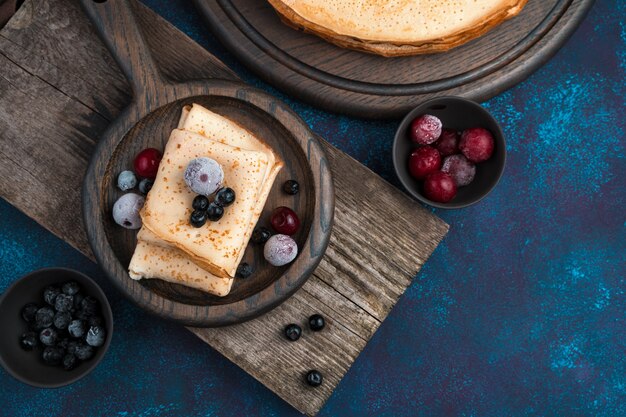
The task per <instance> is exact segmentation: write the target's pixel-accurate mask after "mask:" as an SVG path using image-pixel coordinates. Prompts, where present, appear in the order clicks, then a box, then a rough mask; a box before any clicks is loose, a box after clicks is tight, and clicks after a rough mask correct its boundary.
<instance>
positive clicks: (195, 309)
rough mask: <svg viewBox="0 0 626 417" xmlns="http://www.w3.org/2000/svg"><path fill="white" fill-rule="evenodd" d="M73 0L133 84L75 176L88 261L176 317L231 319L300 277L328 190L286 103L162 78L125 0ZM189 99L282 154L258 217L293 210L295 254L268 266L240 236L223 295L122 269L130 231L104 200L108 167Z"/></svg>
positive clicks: (321, 229)
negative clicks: (285, 188) (80, 184)
mask: <svg viewBox="0 0 626 417" xmlns="http://www.w3.org/2000/svg"><path fill="white" fill-rule="evenodd" d="M82 1H83V6H84V7H85V8H86V10H87V12H88V14H89V16H90V17H91V19H92V21H94V23H95V24H96V27H97V29H98V31H99V32H100V34H101V35H102V37H103V38H104V40H105V42H106V43H107V46H109V48H110V49H111V51H112V52H113V53H114V55H115V56H116V59H117V60H118V63H119V64H120V67H121V68H122V70H123V71H124V73H125V74H126V76H127V77H128V78H129V80H130V81H131V84H132V85H133V89H134V91H135V100H134V101H133V103H132V104H131V105H130V107H129V108H128V109H126V111H125V112H124V113H123V114H122V115H121V116H119V118H118V119H117V120H116V121H115V122H114V123H113V124H112V125H111V126H110V127H109V128H108V129H107V131H106V132H105V133H104V135H103V137H102V139H101V140H100V142H99V143H98V146H97V148H96V151H95V153H94V155H93V157H92V160H91V163H90V166H89V168H88V171H87V175H86V177H85V182H84V188H83V206H84V210H83V212H84V219H85V226H86V229H87V232H88V237H89V241H90V243H91V246H92V248H93V250H94V253H95V255H96V258H97V259H98V262H99V263H100V265H101V266H102V268H103V269H104V270H105V271H106V272H107V274H108V276H109V277H110V278H111V279H112V280H113V282H114V283H115V284H116V285H117V287H118V288H120V289H121V290H122V291H123V292H124V293H125V294H126V295H128V296H129V297H130V298H131V299H132V300H133V301H135V302H136V303H137V304H139V305H140V306H141V307H143V308H145V309H147V310H148V311H150V312H152V313H155V314H157V315H159V316H161V317H164V318H167V319H171V320H176V321H179V322H182V323H184V324H186V325H192V326H205V327H209V326H224V325H229V324H234V323H238V322H241V321H244V320H248V319H251V318H254V317H256V316H258V315H260V314H262V313H264V312H266V311H268V310H270V309H271V308H273V307H275V306H277V305H278V304H280V303H281V302H282V301H284V300H285V299H287V298H288V297H289V296H290V295H291V294H293V293H294V292H295V291H296V290H297V289H298V288H299V287H300V286H301V285H302V284H304V282H305V281H306V279H307V278H308V277H309V275H310V274H311V273H312V272H313V270H314V269H315V267H316V266H317V265H318V263H319V262H320V260H321V258H322V256H323V254H324V251H325V250H326V247H327V246H328V241H329V238H330V232H331V227H332V220H333V213H334V192H333V185H332V178H331V173H330V169H329V166H328V162H327V159H326V155H325V154H324V151H323V150H322V148H321V145H320V143H319V142H318V140H317V139H316V138H315V136H314V135H313V134H312V132H311V131H310V130H309V129H308V127H307V126H306V125H305V124H304V122H303V121H302V120H301V119H300V118H298V116H297V115H295V113H293V112H292V111H291V110H290V109H289V108H287V107H286V106H285V105H284V104H282V103H281V102H279V101H278V100H276V99H275V98H273V97H272V96H270V95H268V94H265V93H263V92H261V91H259V90H256V89H254V88H251V87H248V86H245V85H243V84H241V83H235V82H230V81H222V80H206V81H198V82H189V83H185V84H170V83H168V82H167V81H166V80H163V79H162V78H161V77H160V76H159V73H158V70H157V69H156V67H155V64H154V62H153V61H152V60H151V57H150V55H149V53H148V52H147V51H146V50H145V46H144V44H143V39H142V38H141V34H140V33H139V32H138V29H137V27H136V26H134V25H132V23H133V18H132V17H133V16H132V10H131V9H130V8H129V5H128V4H127V0H108V1H107V2H106V3H102V4H96V3H94V2H93V0H82ZM191 103H198V104H201V105H203V106H204V107H206V108H208V109H210V110H212V111H214V112H216V113H219V114H221V115H223V116H225V117H228V118H229V119H231V120H234V121H235V122H237V123H239V124H240V125H242V126H244V127H246V128H247V129H249V130H250V131H252V132H254V133H255V134H256V135H257V136H259V137H260V138H262V139H263V140H264V141H266V142H267V143H268V144H269V145H270V146H271V147H272V149H273V150H274V151H275V152H276V153H277V154H278V155H279V156H280V158H281V159H282V160H283V161H284V163H285V166H284V167H283V169H282V170H281V172H280V173H279V175H278V177H277V179H276V181H275V182H274V186H273V188H272V191H271V193H270V195H269V198H268V200H267V203H266V205H265V209H264V211H263V215H262V216H261V219H260V220H259V224H260V225H264V224H265V225H268V217H269V212H271V210H272V209H273V208H275V207H277V206H281V205H285V206H288V207H291V208H293V209H294V210H295V211H296V213H297V214H298V216H299V217H300V220H301V227H300V230H299V231H298V232H297V233H296V235H294V236H293V237H294V239H295V240H296V242H297V243H298V248H299V255H298V257H297V258H296V260H295V261H294V262H292V263H291V264H289V265H286V266H283V267H280V268H277V267H273V266H271V265H269V264H268V263H267V262H266V261H265V260H264V259H263V255H262V248H260V247H255V246H254V245H249V246H248V248H247V250H246V253H245V258H244V260H245V261H246V262H249V263H250V264H252V265H253V266H254V273H253V275H252V276H251V277H250V278H247V279H245V280H243V279H237V278H236V279H235V282H234V284H233V287H232V290H231V292H230V294H229V295H227V296H226V297H217V296H212V295H210V294H206V293H204V292H202V291H199V290H195V289H191V288H187V287H184V286H182V285H178V284H171V283H167V282H164V281H161V280H157V279H144V280H140V281H134V280H132V279H130V277H129V276H128V264H129V261H130V259H131V257H132V254H133V251H134V249H135V245H136V231H130V230H126V229H124V228H122V227H120V226H118V225H117V224H115V222H114V221H113V219H112V215H111V209H112V206H113V204H114V202H115V201H116V200H117V198H119V197H120V196H121V195H122V192H121V191H120V190H118V189H117V187H116V178H117V175H118V174H119V173H120V172H121V171H123V170H126V169H132V161H133V159H134V157H135V155H136V154H137V153H138V152H139V151H141V150H142V149H144V148H146V147H155V148H158V149H163V148H164V146H165V143H166V142H167V140H168V138H169V135H170V133H171V131H172V129H174V128H176V125H177V122H178V119H179V117H180V113H181V110H182V108H183V106H184V105H186V104H191ZM287 179H296V180H298V182H300V185H301V191H300V193H298V194H297V195H295V196H290V195H286V194H285V193H283V192H282V190H281V185H282V183H283V182H284V181H286V180H287Z"/></svg>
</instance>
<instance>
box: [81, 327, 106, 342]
mask: <svg viewBox="0 0 626 417" xmlns="http://www.w3.org/2000/svg"><path fill="white" fill-rule="evenodd" d="M106 335H107V332H106V330H104V328H103V327H100V326H92V327H90V328H89V331H88V332H87V337H85V342H87V344H88V345H89V346H93V347H98V346H102V345H103V344H104V341H105V339H106Z"/></svg>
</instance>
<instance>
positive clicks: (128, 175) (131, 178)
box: [117, 171, 137, 191]
mask: <svg viewBox="0 0 626 417" xmlns="http://www.w3.org/2000/svg"><path fill="white" fill-rule="evenodd" d="M136 185H137V177H136V176H135V173H134V172H133V171H122V172H120V175H118V176H117V187H118V188H119V189H120V190H122V191H128V190H132V189H133V188H135V186H136Z"/></svg>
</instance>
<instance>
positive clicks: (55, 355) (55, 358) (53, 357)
mask: <svg viewBox="0 0 626 417" xmlns="http://www.w3.org/2000/svg"><path fill="white" fill-rule="evenodd" d="M64 353H65V352H64V351H63V348H62V347H59V346H47V347H46V348H45V349H44V350H43V354H42V357H43V361H44V362H45V363H46V364H48V365H58V364H60V363H61V361H62V360H63V356H64Z"/></svg>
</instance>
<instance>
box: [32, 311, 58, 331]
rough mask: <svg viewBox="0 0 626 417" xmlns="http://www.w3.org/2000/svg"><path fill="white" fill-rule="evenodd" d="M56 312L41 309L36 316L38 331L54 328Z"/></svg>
mask: <svg viewBox="0 0 626 417" xmlns="http://www.w3.org/2000/svg"><path fill="white" fill-rule="evenodd" d="M53 321H54V310H53V309H51V308H50V307H41V308H40V309H39V310H37V314H35V325H36V327H37V328H38V329H43V328H45V327H50V326H52V322H53Z"/></svg>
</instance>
